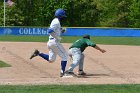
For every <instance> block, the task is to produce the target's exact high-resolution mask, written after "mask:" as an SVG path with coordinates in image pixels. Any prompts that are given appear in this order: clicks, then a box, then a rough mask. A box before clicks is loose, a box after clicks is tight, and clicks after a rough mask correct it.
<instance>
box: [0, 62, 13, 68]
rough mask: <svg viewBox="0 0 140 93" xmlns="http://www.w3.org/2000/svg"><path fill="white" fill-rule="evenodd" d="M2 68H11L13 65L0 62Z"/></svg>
mask: <svg viewBox="0 0 140 93" xmlns="http://www.w3.org/2000/svg"><path fill="white" fill-rule="evenodd" d="M1 67H11V65H9V64H7V63H5V62H3V61H1V60H0V68H1Z"/></svg>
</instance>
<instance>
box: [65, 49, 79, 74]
mask: <svg viewBox="0 0 140 93" xmlns="http://www.w3.org/2000/svg"><path fill="white" fill-rule="evenodd" d="M69 51H71V53H72V59H73V61H72V64H71V65H70V67H69V69H68V72H73V70H74V68H75V67H76V66H77V65H79V62H80V59H81V51H80V49H79V48H71V49H70V50H69Z"/></svg>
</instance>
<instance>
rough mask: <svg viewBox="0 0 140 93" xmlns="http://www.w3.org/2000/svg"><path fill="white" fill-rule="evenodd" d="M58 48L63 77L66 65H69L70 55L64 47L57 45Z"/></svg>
mask: <svg viewBox="0 0 140 93" xmlns="http://www.w3.org/2000/svg"><path fill="white" fill-rule="evenodd" d="M56 46H57V49H58V55H59V56H60V57H61V71H60V76H61V77H62V76H63V75H64V72H65V68H66V65H67V58H68V54H67V52H66V51H65V49H64V47H63V46H62V45H61V44H60V43H57V44H56Z"/></svg>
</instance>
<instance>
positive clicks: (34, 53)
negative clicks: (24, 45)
mask: <svg viewBox="0 0 140 93" xmlns="http://www.w3.org/2000/svg"><path fill="white" fill-rule="evenodd" d="M38 55H39V51H38V50H35V51H34V52H33V54H32V55H31V57H30V59H32V58H34V57H36V56H38Z"/></svg>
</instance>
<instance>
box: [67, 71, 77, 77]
mask: <svg viewBox="0 0 140 93" xmlns="http://www.w3.org/2000/svg"><path fill="white" fill-rule="evenodd" d="M65 75H66V76H72V77H77V75H76V74H74V72H69V71H66V72H65Z"/></svg>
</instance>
